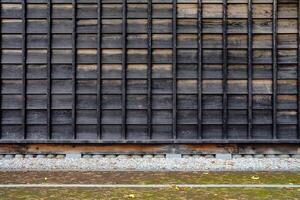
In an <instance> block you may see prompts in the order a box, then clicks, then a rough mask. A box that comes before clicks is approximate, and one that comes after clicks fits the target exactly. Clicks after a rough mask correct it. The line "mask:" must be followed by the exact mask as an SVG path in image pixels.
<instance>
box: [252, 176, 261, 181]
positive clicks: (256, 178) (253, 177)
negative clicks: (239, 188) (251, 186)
mask: <svg viewBox="0 0 300 200" xmlns="http://www.w3.org/2000/svg"><path fill="white" fill-rule="evenodd" d="M251 179H253V180H258V179H259V177H258V176H252V177H251Z"/></svg>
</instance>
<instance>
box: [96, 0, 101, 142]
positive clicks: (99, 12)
mask: <svg viewBox="0 0 300 200" xmlns="http://www.w3.org/2000/svg"><path fill="white" fill-rule="evenodd" d="M101 3H102V0H98V29H97V38H98V41H97V42H98V43H97V139H98V140H101V139H102V126H101V117H102V116H101V108H102V106H101V97H102V95H101V93H102V91H101V85H102V84H101V81H102V80H101V76H102V65H101V64H102V44H101V43H102V41H101V38H102V24H101V23H102V4H101Z"/></svg>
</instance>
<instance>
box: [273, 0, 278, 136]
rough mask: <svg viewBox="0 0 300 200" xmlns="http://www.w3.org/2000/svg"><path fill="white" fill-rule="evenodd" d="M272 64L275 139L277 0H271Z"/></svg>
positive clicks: (275, 132) (275, 131)
mask: <svg viewBox="0 0 300 200" xmlns="http://www.w3.org/2000/svg"><path fill="white" fill-rule="evenodd" d="M272 28H273V34H272V66H273V96H272V104H273V111H272V118H273V123H272V125H273V128H272V138H273V139H277V0H273V20H272Z"/></svg>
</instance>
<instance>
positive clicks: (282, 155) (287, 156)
mask: <svg viewBox="0 0 300 200" xmlns="http://www.w3.org/2000/svg"><path fill="white" fill-rule="evenodd" d="M278 158H290V155H288V154H281V155H278Z"/></svg>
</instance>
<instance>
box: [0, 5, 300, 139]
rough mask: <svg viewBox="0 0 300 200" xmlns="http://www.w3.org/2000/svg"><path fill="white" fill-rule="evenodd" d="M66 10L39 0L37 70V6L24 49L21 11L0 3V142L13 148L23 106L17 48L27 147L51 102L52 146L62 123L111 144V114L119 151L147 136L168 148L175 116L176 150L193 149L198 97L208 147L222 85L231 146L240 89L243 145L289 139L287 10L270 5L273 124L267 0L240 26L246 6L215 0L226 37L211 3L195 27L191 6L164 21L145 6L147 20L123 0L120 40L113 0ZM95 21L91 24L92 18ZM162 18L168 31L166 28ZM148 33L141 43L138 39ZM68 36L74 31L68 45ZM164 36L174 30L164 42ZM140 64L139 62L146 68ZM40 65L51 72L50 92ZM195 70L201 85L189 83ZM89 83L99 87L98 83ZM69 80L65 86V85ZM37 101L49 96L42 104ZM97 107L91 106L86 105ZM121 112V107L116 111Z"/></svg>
mask: <svg viewBox="0 0 300 200" xmlns="http://www.w3.org/2000/svg"><path fill="white" fill-rule="evenodd" d="M72 2H73V1H72V0H52V1H51V10H52V12H51V32H50V34H51V44H50V46H51V52H50V53H51V59H49V57H48V55H49V52H48V46H49V41H48V34H49V33H48V28H49V23H48V21H47V18H48V15H47V10H48V7H47V5H48V1H46V0H27V3H26V14H27V15H26V40H24V38H22V32H23V31H24V30H23V29H22V24H23V23H24V21H22V17H23V16H22V1H21V0H1V111H2V114H1V132H2V134H1V135H2V138H1V139H3V140H9V139H16V140H21V139H22V138H23V132H22V122H23V121H22V120H24V118H22V112H21V111H22V109H23V103H24V102H23V99H22V92H23V90H24V82H22V78H23V75H24V74H23V72H24V69H23V68H22V66H23V64H24V63H23V62H24V57H23V55H24V52H23V53H22V47H24V46H25V47H26V52H25V53H26V59H25V61H26V94H25V98H26V116H25V118H26V119H25V121H26V125H27V127H26V132H27V138H28V139H41V140H46V139H47V138H48V136H47V130H49V129H47V128H49V127H47V125H48V123H47V116H48V114H47V109H48V108H47V101H49V102H51V108H50V109H51V120H50V122H51V123H49V124H51V132H52V133H51V135H52V138H53V139H54V140H56V139H57V140H71V139H72V136H73V131H72V115H73V117H74V116H75V121H76V129H77V134H76V135H77V137H78V139H82V140H84V139H86V140H97V139H98V138H97V132H98V130H97V127H98V128H99V126H97V123H98V122H100V123H101V137H102V139H103V140H107V141H109V140H112V141H116V142H118V141H120V142H122V141H123V140H124V138H122V137H121V136H122V131H124V130H122V128H121V127H122V124H123V123H124V119H122V113H124V112H125V111H126V120H125V124H126V127H127V128H126V138H125V141H126V140H133V141H134V140H141V141H146V140H147V139H148V136H149V132H147V131H149V130H150V129H149V126H151V127H150V128H151V137H152V139H153V140H158V141H159V140H165V139H167V140H172V137H173V136H174V135H173V136H172V127H174V124H173V121H174V111H176V120H175V121H177V124H176V127H177V128H176V135H177V136H178V138H177V139H178V141H179V140H180V139H182V140H185V139H186V140H197V137H198V136H199V129H198V128H197V127H198V126H199V124H198V122H199V120H198V118H199V110H200V109H199V107H198V105H199V99H198V97H199V96H201V105H202V107H201V117H202V118H201V122H202V124H201V125H202V126H201V130H202V132H201V137H202V139H209V140H210V139H211V140H213V139H218V140H220V139H222V125H223V124H222V123H223V118H222V113H223V111H224V107H223V98H222V97H223V94H224V92H225V91H224V84H226V89H227V91H226V96H227V101H228V102H227V103H226V104H227V109H228V116H227V118H228V119H227V121H228V122H227V128H228V139H233V140H236V142H239V141H238V140H246V139H247V128H248V123H249V122H248V120H249V119H248V100H249V97H248V92H249V90H248V89H249V88H248V87H249V84H251V86H252V97H251V98H252V101H253V102H252V104H253V105H252V112H253V113H252V114H253V120H252V128H253V130H252V132H253V135H252V137H253V138H252V139H253V141H252V142H255V140H256V139H257V140H261V139H266V140H269V139H272V137H271V136H272V125H274V124H276V125H277V129H278V130H277V137H278V138H277V139H279V140H280V139H282V140H284V139H287V140H295V139H297V133H298V132H299V130H298V129H297V126H299V124H298V123H299V119H298V118H299V113H298V112H299V108H298V106H299V103H298V98H297V96H299V94H298V92H299V88H298V87H299V83H298V79H299V77H298V74H299V73H298V70H299V69H298V66H299V63H298V62H299V59H298V57H299V55H298V53H299V50H298V47H299V44H298V42H299V41H298V39H297V38H298V35H299V34H298V33H299V21H298V20H299V18H298V15H299V13H298V12H299V10H298V9H297V8H298V7H299V6H298V4H299V2H298V0H277V3H278V5H277V11H278V12H277V18H276V21H277V24H276V25H277V34H276V41H277V42H276V45H277V46H276V49H277V51H276V54H277V57H276V60H277V77H276V85H277V95H275V97H276V99H275V101H276V113H277V114H276V119H272V108H273V106H274V101H273V102H272V96H273V92H274V91H273V88H274V80H273V67H274V66H273V64H274V63H273V60H274V59H272V53H274V52H273V48H274V45H273V43H272V42H273V38H272V35H273V31H274V30H273V25H274V24H273V0H252V3H253V4H252V20H251V22H252V24H248V23H249V20H248V17H249V16H248V14H249V13H248V0H227V11H226V13H227V15H226V17H227V24H226V25H227V31H226V34H223V31H224V29H223V14H224V10H223V0H202V1H201V8H202V9H201V16H200V19H201V21H198V20H199V15H198V14H199V13H198V12H199V10H198V8H199V1H198V0H177V4H176V5H175V7H176V12H174V10H173V6H174V5H173V1H172V0H152V5H151V13H152V15H151V20H149V18H148V17H149V15H148V10H149V7H148V1H146V0H127V4H126V20H125V21H126V24H125V25H126V34H124V30H123V28H124V23H123V14H124V13H123V9H124V7H122V3H123V1H122V0H102V1H101V4H100V3H99V4H98V1H97V0H77V1H76V19H75V21H73V17H74V16H73V7H72ZM99 5H100V6H101V9H99V7H98V6H99ZM99 10H100V11H101V15H100V17H101V19H98V17H99V13H98V12H99ZM174 13H175V14H176V16H175V17H176V19H175V22H176V24H174V23H173V22H174V21H173V17H174ZM150 22H151V30H150V32H151V34H149V23H150ZM73 23H74V24H73ZM99 23H101V24H100V25H101V31H100V32H98V31H99V27H100V26H99ZM199 23H201V41H200V42H201V59H199V47H198V42H199V40H198V39H199V32H198V31H199V26H198V25H199ZM74 25H76V41H75V44H74V43H73V42H74V41H73V40H74V37H75V34H74V33H73V30H74ZM174 25H176V26H174ZM174 27H176V30H174V32H173V28H174ZM249 27H251V28H252V33H253V34H252V35H251V36H252V46H251V48H249V47H248V44H249V41H248V39H249V38H248V30H249ZM174 33H176V34H174ZM124 35H126V38H125V40H123V39H124V38H123V37H124ZM224 35H226V38H225V39H226V41H227V47H226V52H227V55H226V62H227V65H226V68H227V69H226V70H227V76H226V81H224V78H225V77H223V70H224V62H225V60H224V48H223V46H222V45H223V39H224ZM99 36H100V38H99ZM149 36H151V38H150V37H149ZM174 37H176V38H174ZM150 39H151V47H150V48H149V41H150ZM23 41H26V43H25V44H24V43H23ZM98 41H100V44H99V43H98ZM124 41H125V42H126V44H125V46H124V43H123V42H124ZM74 45H75V47H76V48H75V49H73V47H74ZM175 45H176V46H175ZM72 49H73V50H74V51H72ZM249 49H251V51H252V65H251V66H249V65H248V61H249V58H248V55H249ZM149 51H151V52H149ZM74 52H75V53H74ZM174 52H175V53H176V57H175V63H174ZM149 55H151V59H150V61H151V62H150V63H149ZM99 56H100V57H101V65H99ZM124 57H126V60H125V61H124ZM74 59H75V60H74ZM199 60H200V61H201V63H200V64H199ZM49 62H51V63H49ZM49 66H51V85H50V86H51V87H50V90H49V85H48V76H49V71H48V70H49ZM175 66H176V75H175V73H174V67H175ZM199 66H200V67H201V69H200V71H201V78H199V74H198V72H199ZM124 67H126V70H124V69H125V68H124ZM149 67H151V69H149ZM249 67H251V71H252V76H251V79H248V76H249V74H248V72H249ZM73 69H74V70H73ZM98 69H100V71H98ZM149 70H151V77H149ZM122 72H123V73H122ZM97 73H99V74H101V76H99V77H98V76H97ZM74 74H76V78H74V77H73V75H74ZM124 77H125V85H124ZM72 78H73V79H72ZM149 80H150V82H151V85H150V86H149ZM199 80H200V82H199ZM74 85H76V88H75V90H74ZM97 86H98V87H97ZM99 86H101V88H100V89H101V94H100V93H99ZM124 87H125V92H126V94H124ZM149 87H150V90H149ZM199 87H200V89H201V94H199V91H200V90H199ZM49 91H51V97H49V96H47V94H48V92H49ZM149 91H151V92H150V93H149ZM174 91H176V93H174ZM75 93H76V94H75ZM72 95H73V96H72ZM149 95H151V101H149ZM72 97H73V98H72ZM122 97H123V98H122ZM174 97H175V98H176V99H175V100H176V101H174ZM48 98H50V100H49V99H48ZM99 98H100V99H99ZM74 99H75V100H74ZM72 101H76V105H74V106H75V107H76V112H75V110H74V108H75V107H74V106H73V107H72V105H71V102H72ZM99 102H101V105H98V104H99ZM124 102H126V103H125V107H126V109H125V111H124V108H125V107H124ZM174 102H176V105H174ZM99 106H100V107H101V108H99ZM149 106H150V107H151V109H150V111H151V115H150V114H149V113H150V112H149ZM174 106H175V110H174ZM72 109H73V113H72ZM97 110H98V111H100V112H101V119H97V117H99V113H98V114H97ZM122 110H123V112H122ZM149 117H151V119H149ZM122 120H123V121H122ZM73 121H74V119H73ZM150 121H151V123H149V122H150ZM123 127H124V124H123ZM73 128H74V127H73ZM50 142H51V141H50ZM149 142H151V141H149ZM172 142H176V140H172ZM224 142H226V141H225V140H224Z"/></svg>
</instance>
